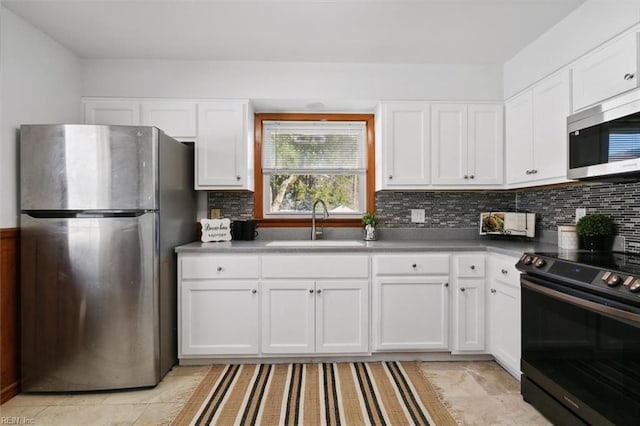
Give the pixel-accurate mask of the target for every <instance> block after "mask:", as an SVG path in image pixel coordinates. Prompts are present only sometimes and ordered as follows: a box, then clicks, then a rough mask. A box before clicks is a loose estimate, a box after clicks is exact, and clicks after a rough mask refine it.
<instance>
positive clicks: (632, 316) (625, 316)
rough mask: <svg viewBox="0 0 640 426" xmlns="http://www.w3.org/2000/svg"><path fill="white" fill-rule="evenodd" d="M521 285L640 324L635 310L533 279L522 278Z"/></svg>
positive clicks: (594, 310)
mask: <svg viewBox="0 0 640 426" xmlns="http://www.w3.org/2000/svg"><path fill="white" fill-rule="evenodd" d="M520 285H521V286H522V287H524V288H528V289H529V290H533V291H535V292H537V293H541V294H544V295H546V296H549V297H551V298H553V299H557V300H562V301H563V302H567V303H571V304H572V305H575V306H579V307H582V308H585V309H589V310H590V311H593V312H597V313H601V314H605V315H608V316H610V317H614V318H618V319H621V320H626V321H631V322H633V323H636V324H640V315H639V314H634V313H633V312H627V311H623V310H622V309H618V308H614V307H611V306H606V305H602V304H600V303H596V302H592V301H591V300H585V299H582V298H580V297H576V296H572V295H570V294H566V293H562V292H560V291H557V290H553V289H550V288H548V287H544V286H541V285H539V284H534V283H532V282H531V281H528V280H526V279H524V278H521V279H520Z"/></svg>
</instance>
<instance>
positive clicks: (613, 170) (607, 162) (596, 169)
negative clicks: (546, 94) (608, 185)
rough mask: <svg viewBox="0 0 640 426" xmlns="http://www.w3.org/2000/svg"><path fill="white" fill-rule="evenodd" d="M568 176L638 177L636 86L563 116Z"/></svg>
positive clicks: (639, 109) (639, 119) (638, 104)
mask: <svg viewBox="0 0 640 426" xmlns="http://www.w3.org/2000/svg"><path fill="white" fill-rule="evenodd" d="M567 131H568V134H569V135H568V137H569V140H568V142H569V143H568V146H569V147H568V150H569V151H568V169H567V177H568V178H569V179H585V180H586V179H592V180H640V90H637V91H634V92H631V93H628V94H625V95H622V96H619V97H617V98H614V99H611V100H609V101H606V102H603V103H602V104H600V105H596V106H594V107H592V108H589V109H586V110H584V111H581V112H579V113H577V114H574V115H571V116H569V117H568V118H567Z"/></svg>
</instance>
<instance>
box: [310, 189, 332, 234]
mask: <svg viewBox="0 0 640 426" xmlns="http://www.w3.org/2000/svg"><path fill="white" fill-rule="evenodd" d="M318 203H320V204H322V208H323V209H324V213H323V218H324V219H325V220H326V219H327V218H328V217H329V211H328V210H327V205H326V204H325V202H324V201H322V199H320V198H318V199H317V200H316V201H314V202H313V207H311V239H312V240H317V239H318V237H321V236H322V231H318V230H316V206H317V205H318ZM322 229H323V230H324V223H323V224H322Z"/></svg>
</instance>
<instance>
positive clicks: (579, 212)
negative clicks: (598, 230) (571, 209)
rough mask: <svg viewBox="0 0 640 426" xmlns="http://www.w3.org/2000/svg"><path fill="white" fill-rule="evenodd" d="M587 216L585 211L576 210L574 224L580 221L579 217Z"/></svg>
mask: <svg viewBox="0 0 640 426" xmlns="http://www.w3.org/2000/svg"><path fill="white" fill-rule="evenodd" d="M586 215H587V209H584V208H583V209H576V223H578V221H579V220H580V218H581V217H583V216H586Z"/></svg>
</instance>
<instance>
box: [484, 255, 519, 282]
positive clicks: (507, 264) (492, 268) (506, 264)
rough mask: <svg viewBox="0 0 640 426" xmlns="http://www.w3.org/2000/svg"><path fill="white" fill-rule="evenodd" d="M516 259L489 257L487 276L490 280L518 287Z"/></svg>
mask: <svg viewBox="0 0 640 426" xmlns="http://www.w3.org/2000/svg"><path fill="white" fill-rule="evenodd" d="M517 262H518V258H517V257H508V256H499V257H498V256H497V255H493V256H491V259H490V260H489V275H490V276H491V278H493V279H495V280H497V281H501V282H503V283H505V284H509V285H512V286H515V287H520V271H518V270H517V269H516V263H517Z"/></svg>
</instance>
